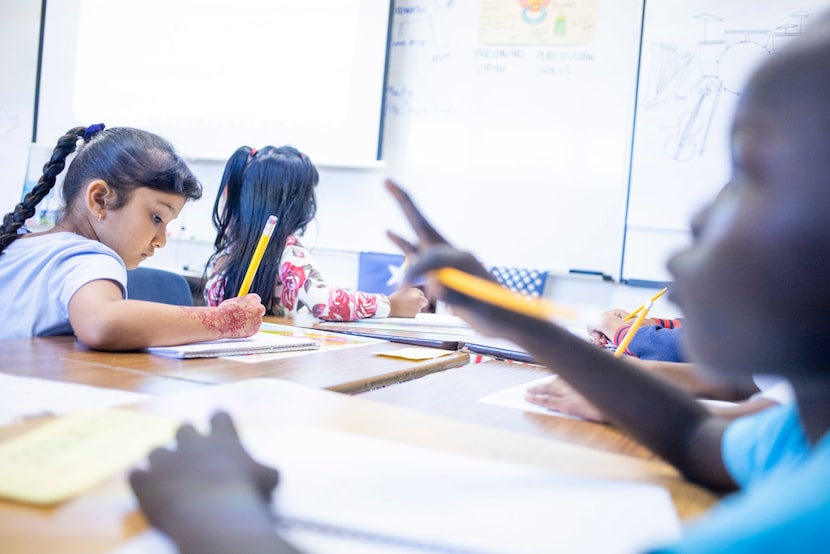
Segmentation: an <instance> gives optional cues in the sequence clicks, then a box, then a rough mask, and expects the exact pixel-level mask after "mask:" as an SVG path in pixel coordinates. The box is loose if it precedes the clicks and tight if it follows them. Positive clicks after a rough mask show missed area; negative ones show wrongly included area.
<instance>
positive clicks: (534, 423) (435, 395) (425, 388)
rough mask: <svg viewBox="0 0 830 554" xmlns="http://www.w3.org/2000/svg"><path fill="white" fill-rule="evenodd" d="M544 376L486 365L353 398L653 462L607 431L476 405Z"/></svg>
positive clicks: (529, 369)
mask: <svg viewBox="0 0 830 554" xmlns="http://www.w3.org/2000/svg"><path fill="white" fill-rule="evenodd" d="M548 375H551V372H550V371H548V370H547V369H545V368H544V367H541V366H538V365H533V364H526V363H521V362H507V361H498V360H492V361H488V362H483V363H478V364H470V365H467V366H464V367H460V368H456V369H451V370H448V371H444V372H441V373H437V374H434V375H428V376H426V377H423V378H421V379H418V380H416V381H409V382H407V383H401V384H399V385H395V386H393V387H385V388H382V389H375V390H371V391H367V392H364V393H361V394H360V395H359V396H360V398H364V399H366V400H372V401H376V402H382V403H384V404H392V405H395V406H401V407H406V408H412V409H416V410H420V411H423V412H427V413H430V414H435V415H441V416H447V417H451V418H454V419H459V420H464V421H469V422H473V423H480V424H483V425H488V426H491V427H497V428H500V429H505V430H508V431H515V432H518V433H521V434H524V435H530V436H534V437H540V438H547V439H554V440H559V441H564V442H567V443H571V444H579V445H582V446H589V447H592V448H597V449H600V450H604V451H607V452H613V453H615V454H625V455H629V456H636V457H639V458H644V459H654V458H655V455H654V454H653V453H652V452H651V451H650V450H649V449H647V448H645V447H644V446H642V445H641V444H639V443H638V442H636V441H635V440H633V439H632V438H630V437H629V436H628V435H627V434H626V433H624V432H623V431H620V430H619V429H616V428H615V427H612V426H610V425H606V424H600V423H594V422H590V421H583V420H576V419H568V418H563V417H557V416H553V415H546V414H540V413H536V412H531V411H527V412H523V411H520V410H515V409H512V408H505V407H502V406H494V405H491V404H485V403H482V402H478V399H479V398H481V397H483V396H486V395H488V394H492V393H495V392H498V391H501V390H503V389H507V388H510V387H514V386H517V385H521V384H523V383H527V382H530V381H533V380H535V379H541V378H543V377H545V376H548Z"/></svg>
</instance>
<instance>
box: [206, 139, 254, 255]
mask: <svg viewBox="0 0 830 554" xmlns="http://www.w3.org/2000/svg"><path fill="white" fill-rule="evenodd" d="M255 155H256V150H255V149H253V148H249V147H247V146H242V147H240V148H238V149H237V150H236V152H234V153H233V155H232V156H231V158H230V159H229V160H228V162H227V164H226V165H225V171H224V173H223V174H222V182H221V184H220V185H219V192H218V194H217V195H216V200H215V201H214V203H213V226H214V227H215V228H216V239H215V240H214V243H213V248H214V252H215V253H220V252H221V251H223V250H225V249H226V248H227V247H228V246H230V245H229V244H228V227H229V226H230V224H231V222H232V221H233V220H235V219H236V218H237V215H238V211H239V194H240V191H241V190H242V183H243V182H244V177H245V167H246V166H247V165H248V160H249V159H250V158H252V157H253V156H255ZM223 192H224V194H223ZM223 196H224V197H225V202H224V207H223V208H222V211H221V213H220V210H219V206H220V204H222V197H223Z"/></svg>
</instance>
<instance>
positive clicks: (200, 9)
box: [36, 0, 390, 166]
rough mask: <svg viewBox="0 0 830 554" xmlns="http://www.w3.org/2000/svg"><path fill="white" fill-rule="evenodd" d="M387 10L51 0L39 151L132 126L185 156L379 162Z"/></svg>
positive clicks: (277, 3) (254, 2) (378, 6)
mask: <svg viewBox="0 0 830 554" xmlns="http://www.w3.org/2000/svg"><path fill="white" fill-rule="evenodd" d="M389 9H390V2H389V0H315V1H314V2H297V1H296V0H175V1H171V0H49V1H48V2H47V6H46V11H45V27H44V45H43V60H42V70H41V81H40V87H39V102H38V116H37V136H36V141H37V142H39V143H43V144H50V143H53V142H54V141H55V140H57V138H58V137H59V136H60V135H62V134H63V133H64V132H65V131H66V130H67V129H69V128H71V127H73V126H76V125H89V124H91V123H98V122H103V123H105V124H107V126H110V127H112V126H124V125H128V126H134V127H140V128H144V129H147V130H151V131H153V132H156V133H158V134H160V135H162V136H164V137H166V138H168V139H169V140H171V141H172V142H173V143H174V145H175V146H176V148H177V149H178V150H179V151H180V152H181V153H182V154H183V155H185V156H186V157H189V158H196V159H217V160H223V159H226V158H228V157H229V156H230V155H231V154H232V153H233V151H234V150H235V149H236V148H238V147H239V146H242V145H249V146H253V147H256V148H261V147H262V146H265V145H267V144H272V145H275V146H279V145H282V144H291V145H294V146H296V147H297V148H298V149H300V150H302V151H305V152H307V153H308V154H309V155H310V156H311V157H312V158H313V159H314V160H315V162H316V163H319V164H330V165H346V166H361V165H372V164H376V163H377V160H378V159H379V158H380V156H379V145H380V130H381V124H382V121H381V114H382V100H383V89H384V78H385V68H386V54H387V37H388V32H389Z"/></svg>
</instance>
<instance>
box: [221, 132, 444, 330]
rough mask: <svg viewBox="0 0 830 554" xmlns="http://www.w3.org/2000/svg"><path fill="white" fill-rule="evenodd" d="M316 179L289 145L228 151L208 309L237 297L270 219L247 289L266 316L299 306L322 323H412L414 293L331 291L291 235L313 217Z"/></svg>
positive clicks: (417, 305)
mask: <svg viewBox="0 0 830 554" xmlns="http://www.w3.org/2000/svg"><path fill="white" fill-rule="evenodd" d="M318 180H319V176H318V173H317V169H316V168H315V167H314V164H312V163H311V160H309V158H308V156H306V155H305V154H302V153H300V152H299V151H298V150H296V149H295V148H292V147H290V146H282V147H279V148H276V147H273V146H266V147H265V148H263V149H262V150H256V149H253V148H249V147H247V146H243V147H241V148H239V149H237V151H236V152H234V154H233V156H231V158H230V159H229V160H228V163H227V165H226V166H225V172H224V174H223V176H222V183H221V185H220V187H219V192H218V194H217V196H216V202H215V203H214V206H213V224H214V226H215V227H216V240H215V241H214V253H213V255H212V256H211V257H210V260H209V261H208V265H207V268H206V277H207V282H206V285H205V300H206V301H207V303H208V305H210V306H216V305H218V304H219V303H220V302H222V300H224V299H226V298H233V297H235V296H236V293H237V291H238V290H239V287H240V285H241V283H242V279H243V277H244V275H245V271H246V270H247V268H248V264H249V262H250V260H251V258H252V256H253V252H254V249H255V248H256V245H257V243H258V242H259V237H260V234H261V233H262V228H263V227H264V225H265V222H266V220H267V219H268V216H269V215H271V214H273V215H276V216H277V228H276V229H275V230H274V233H273V235H272V236H271V240H270V242H269V243H268V247H267V248H266V250H265V254H264V256H263V258H262V263H261V264H260V266H259V270H258V271H257V273H256V276H255V277H254V280H253V283H252V284H251V289H250V291H251V292H255V293H257V294H259V295H260V297H261V298H262V303H263V304H264V305H265V308H266V310H267V313H268V314H270V315H277V316H285V315H289V314H292V313H295V312H296V311H297V309H298V308H300V307H301V306H306V307H307V308H308V309H309V310H310V311H311V313H312V314H313V315H314V316H315V317H316V318H318V319H322V320H326V321H353V320H356V319H363V318H367V317H414V316H415V314H417V313H418V312H420V311H421V310H422V309H423V308H424V307H425V306H426V305H427V303H428V302H427V299H426V297H425V296H424V294H423V293H422V292H421V291H420V290H419V289H416V288H408V289H404V290H400V291H397V292H395V293H392V294H390V295H389V296H386V295H383V294H372V293H367V292H361V291H352V290H346V289H342V288H336V287H332V286H330V285H329V284H328V283H326V282H325V281H324V280H323V278H322V277H321V276H320V273H319V272H318V271H317V270H316V269H315V268H314V266H313V265H312V261H311V254H310V252H309V251H308V250H307V249H306V248H304V247H303V245H302V244H300V242H299V241H298V240H297V235H302V233H303V232H304V231H305V229H306V226H307V225H308V223H309V222H310V221H311V220H312V219H313V218H314V215H315V213H316V210H317V203H316V199H315V188H316V186H317V182H318Z"/></svg>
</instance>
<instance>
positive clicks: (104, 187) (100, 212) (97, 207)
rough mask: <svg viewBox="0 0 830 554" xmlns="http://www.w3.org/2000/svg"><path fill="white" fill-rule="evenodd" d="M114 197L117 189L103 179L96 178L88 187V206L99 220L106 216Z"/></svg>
mask: <svg viewBox="0 0 830 554" xmlns="http://www.w3.org/2000/svg"><path fill="white" fill-rule="evenodd" d="M114 199H115V191H113V190H112V189H111V188H110V186H109V185H108V184H107V182H106V181H104V180H102V179H95V180H94V181H92V182H91V183H89V185H87V187H86V207H87V209H88V210H89V211H90V212H91V213H92V215H93V216H94V217H96V218H98V219H99V220H100V219H102V218H104V216H105V212H106V211H107V207H108V206H109V205H111V204H112V201H113V200H114Z"/></svg>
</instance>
